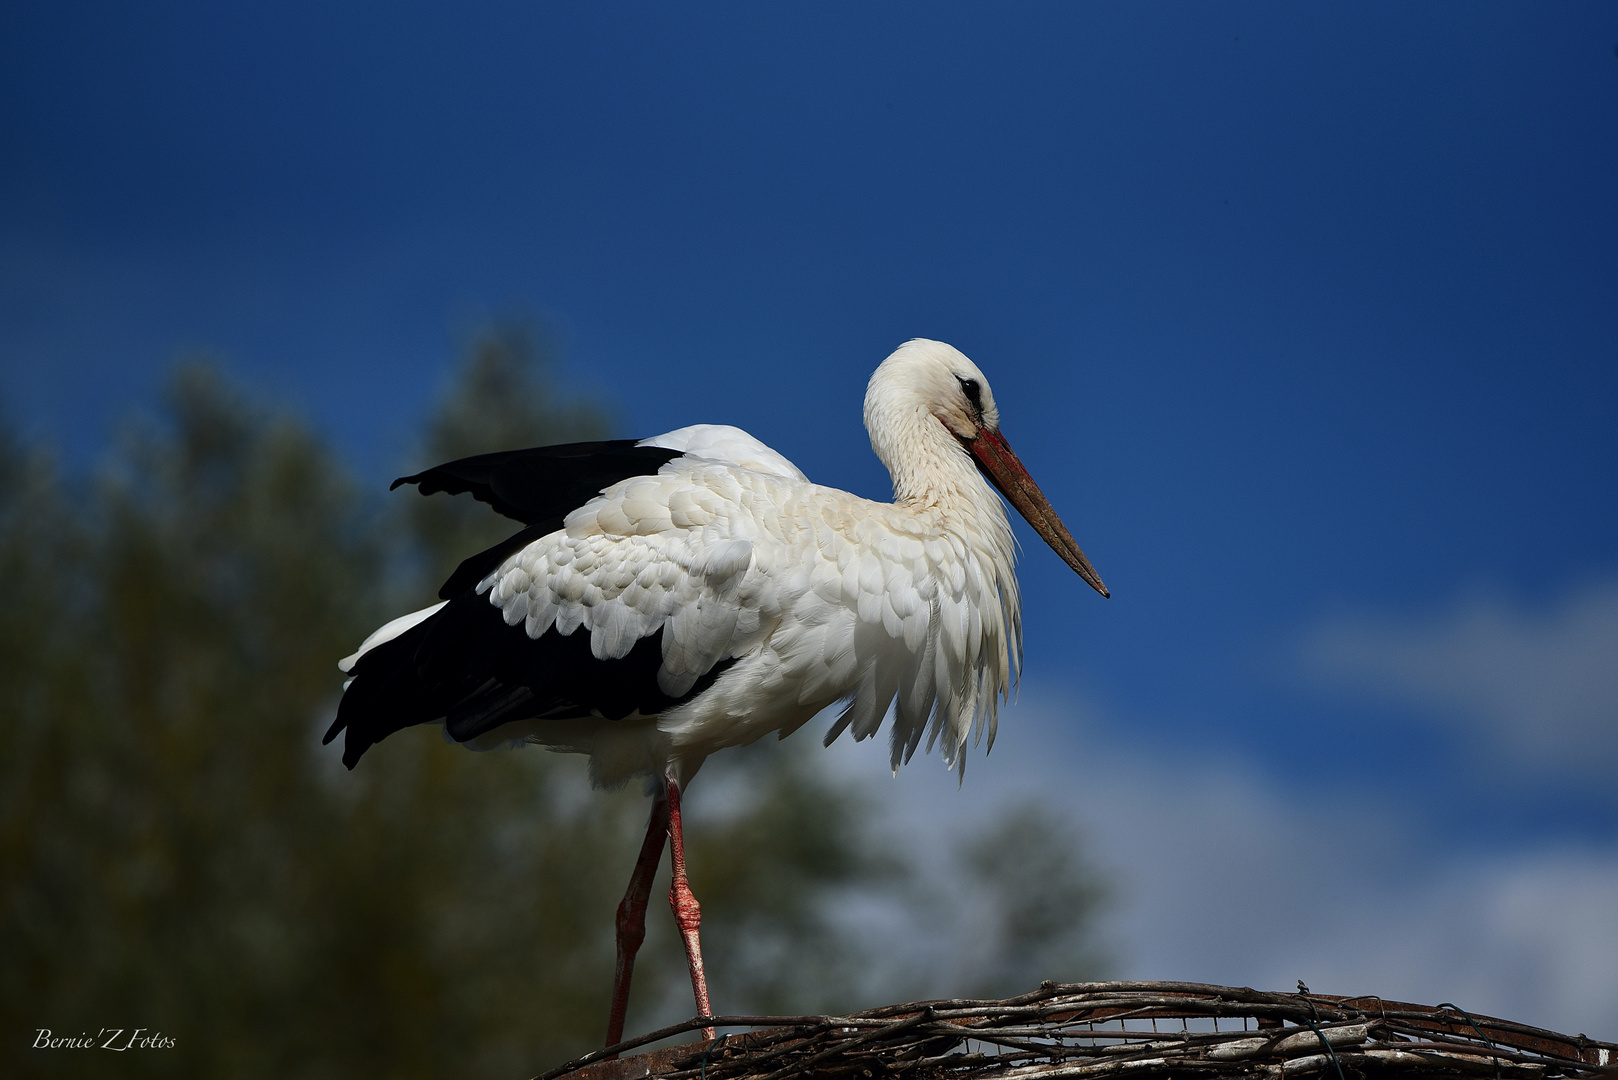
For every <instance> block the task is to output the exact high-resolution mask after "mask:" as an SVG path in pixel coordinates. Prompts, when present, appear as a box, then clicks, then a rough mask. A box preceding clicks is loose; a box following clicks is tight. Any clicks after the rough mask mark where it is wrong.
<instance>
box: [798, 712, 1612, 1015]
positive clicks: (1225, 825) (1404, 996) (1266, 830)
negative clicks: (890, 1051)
mask: <svg viewBox="0 0 1618 1080" xmlns="http://www.w3.org/2000/svg"><path fill="white" fill-rule="evenodd" d="M1123 730H1124V729H1122V728H1121V727H1120V726H1119V725H1116V724H1106V725H1102V724H1099V723H1096V722H1095V721H1094V719H1093V714H1088V713H1087V711H1086V710H1084V709H1083V708H1082V707H1079V706H1072V705H1067V704H1063V705H1060V706H1054V707H1053V706H1032V707H1031V706H1029V705H1023V706H1021V707H1018V708H1016V709H1014V710H1011V711H1010V712H1009V714H1008V715H1007V716H1006V717H1005V722H1004V723H1003V725H1002V735H1001V741H1000V743H999V744H997V746H996V748H995V751H994V753H993V754H992V755H991V756H990V757H989V758H988V759H987V760H983V759H981V757H979V758H978V759H977V760H974V761H972V762H971V767H970V768H969V770H968V777H967V781H966V784H965V786H964V788H963V789H961V790H957V789H956V784H955V780H954V777H953V776H950V775H947V774H946V773H945V771H944V769H943V767H942V766H941V765H939V764H938V762H937V760H936V759H935V758H934V759H928V760H926V761H923V760H921V759H918V760H917V761H916V762H914V763H913V764H912V765H911V766H909V767H908V768H907V769H905V770H904V771H902V772H901V774H900V776H899V777H898V778H897V779H890V778H889V776H888V773H887V769H886V765H885V763H886V754H885V752H884V749H883V748H873V747H872V746H869V745H859V746H855V745H853V744H851V743H848V742H846V741H845V742H843V743H840V744H838V745H836V746H834V747H833V748H832V750H831V752H830V754H829V756H828V760H827V764H828V766H829V767H830V768H832V769H833V771H835V772H837V773H839V774H842V775H843V776H845V777H846V776H853V777H855V778H857V780H858V782H859V784H860V787H861V788H862V789H863V790H864V791H865V792H867V793H868V794H869V795H870V796H871V798H872V799H873V800H874V803H875V805H876V807H877V810H878V814H877V817H878V820H875V821H873V822H872V823H871V826H872V827H874V828H886V829H889V830H891V831H892V832H893V833H894V834H895V835H896V836H897V837H898V838H900V840H901V842H902V843H904V844H906V845H907V846H908V847H910V848H911V849H912V850H916V851H918V852H920V853H922V854H923V857H924V858H929V856H927V854H926V853H928V852H936V851H939V850H941V849H940V847H939V845H940V844H941V843H942V842H944V841H945V840H947V838H948V837H950V836H953V835H960V834H961V833H964V832H966V831H969V830H971V829H972V828H974V827H975V826H976V825H977V824H978V823H979V822H981V821H982V820H983V819H985V818H987V817H988V816H989V815H990V814H992V813H993V812H994V809H995V808H997V807H1000V806H1004V805H1008V804H1011V803H1015V802H1020V801H1024V800H1026V798H1027V797H1028V796H1029V795H1037V796H1038V797H1040V798H1041V799H1043V800H1044V801H1045V802H1047V803H1048V804H1049V805H1050V806H1052V807H1053V808H1055V809H1057V810H1058V811H1059V812H1061V813H1062V814H1064V815H1066V816H1067V817H1069V818H1070V819H1071V820H1073V821H1075V822H1077V823H1080V824H1081V825H1082V829H1081V830H1080V835H1083V836H1087V837H1088V838H1089V840H1088V843H1089V849H1090V852H1091V855H1092V856H1093V858H1094V859H1095V860H1096V861H1097V862H1099V863H1101V864H1102V865H1103V866H1104V867H1105V868H1106V870H1107V871H1108V872H1109V873H1110V874H1112V875H1113V876H1114V877H1115V879H1116V880H1117V881H1118V882H1120V884H1121V885H1122V890H1121V896H1120V897H1119V903H1118V904H1117V905H1116V908H1115V910H1114V912H1113V913H1112V915H1111V916H1110V917H1109V919H1108V922H1107V926H1106V929H1107V932H1108V934H1109V937H1110V938H1111V941H1112V943H1113V944H1114V945H1115V951H1116V952H1117V954H1118V956H1119V959H1120V961H1121V968H1122V970H1121V972H1120V974H1121V975H1123V976H1124V977H1132V978H1159V979H1191V980H1199V981H1207V982H1215V983H1224V984H1232V985H1252V986H1256V987H1262V988H1266V989H1273V990H1290V989H1291V988H1292V987H1293V986H1294V985H1295V983H1296V980H1298V979H1300V978H1301V979H1303V980H1304V981H1306V982H1307V983H1308V984H1309V985H1310V987H1311V988H1312V989H1314V990H1316V991H1318V992H1321V993H1339V994H1362V993H1369V994H1381V995H1382V996H1384V997H1387V998H1390V999H1395V1000H1408V1001H1417V1002H1424V1003H1427V1004H1437V1003H1438V1002H1440V1001H1453V1002H1456V1003H1457V1004H1459V1005H1461V1007H1463V1008H1465V1009H1467V1010H1468V1011H1470V1012H1477V1013H1484V1014H1490V1015H1495V1016H1504V1017H1508V1018H1511V1019H1514V1020H1518V1021H1522V1022H1526V1023H1532V1024H1538V1025H1541V1026H1545V1027H1550V1028H1553V1029H1557V1030H1562V1031H1571V1032H1578V1031H1585V1032H1587V1033H1589V1034H1591V1035H1593V1036H1596V1037H1603V1038H1613V1037H1614V1036H1618V844H1608V845H1606V846H1603V847H1595V848H1591V849H1589V850H1582V851H1575V850H1569V849H1558V850H1541V849H1527V848H1525V849H1522V850H1519V851H1515V852H1505V853H1499V854H1494V855H1490V856H1488V857H1479V856H1469V855H1446V854H1444V852H1445V850H1446V849H1445V846H1444V845H1443V843H1442V841H1441V837H1440V836H1438V835H1437V830H1436V829H1434V830H1431V831H1429V830H1427V829H1425V828H1424V827H1423V826H1422V825H1421V824H1420V823H1414V824H1413V823H1412V821H1411V820H1410V819H1409V817H1408V816H1407V815H1406V814H1405V813H1404V812H1403V811H1402V810H1401V809H1400V808H1395V807H1388V808H1380V809H1379V808H1378V807H1379V804H1378V803H1377V802H1376V800H1373V799H1370V798H1366V799H1364V800H1356V799H1354V797H1353V795H1352V793H1348V794H1343V793H1338V794H1335V795H1333V796H1331V797H1330V798H1329V799H1313V800H1310V799H1305V800H1300V799H1299V798H1297V797H1294V796H1292V795H1289V794H1286V793H1283V792H1282V791H1281V790H1279V787H1278V786H1277V785H1275V784H1273V783H1271V782H1268V781H1267V780H1266V779H1265V778H1264V777H1263V776H1262V775H1260V774H1258V773H1256V772H1254V771H1253V770H1251V769H1248V768H1246V767H1244V766H1243V765H1242V764H1241V763H1239V762H1235V761H1229V760H1226V761H1218V760H1205V759H1196V758H1191V757H1174V756H1169V755H1165V754H1164V753H1163V752H1161V751H1160V750H1157V749H1148V748H1146V747H1144V746H1141V745H1138V744H1136V745H1132V744H1131V742H1130V741H1129V738H1128V736H1127V735H1125V734H1123V733H1122V732H1123ZM806 734H807V732H806ZM931 861H932V864H933V865H936V866H943V865H946V861H945V860H943V859H941V858H938V859H932V860H931ZM945 887H947V885H946V886H945ZM883 925H884V930H883V931H882V932H883V933H884V934H888V933H890V932H891V931H892V928H893V926H895V925H903V920H902V919H901V920H898V921H892V920H890V921H889V922H887V923H885V924H883ZM941 930H942V928H940V927H937V926H936V925H935V926H926V925H922V924H915V923H913V924H912V925H910V928H909V931H908V932H909V933H911V934H913V935H918V936H920V937H922V938H925V937H926V935H928V934H930V933H931V934H935V935H936V934H937V933H939V932H940V931H941ZM953 932H956V933H958V932H959V931H958V930H956V931H953ZM886 947H887V948H888V949H890V950H891V949H892V948H895V947H897V945H896V943H894V942H893V941H892V940H891V938H890V939H889V941H888V943H887V946H886ZM909 947H910V948H912V949H914V948H917V947H918V946H916V945H915V944H912V945H911V946H909ZM1050 974H1051V976H1053V977H1059V976H1060V975H1061V973H1060V972H1051V973H1050ZM947 989H948V988H946V987H941V988H940V991H941V992H943V991H945V990H947Z"/></svg>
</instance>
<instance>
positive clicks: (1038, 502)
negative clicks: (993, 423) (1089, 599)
mask: <svg viewBox="0 0 1618 1080" xmlns="http://www.w3.org/2000/svg"><path fill="white" fill-rule="evenodd" d="M962 441H963V442H964V443H965V444H966V448H967V449H968V450H970V451H972V456H973V457H975V458H977V461H978V465H979V466H980V467H981V468H982V469H983V474H984V475H985V476H987V477H988V478H989V481H990V482H991V483H992V484H994V486H995V487H997V488H999V489H1000V494H1002V495H1004V496H1005V497H1006V501H1007V502H1009V503H1010V504H1011V505H1012V506H1015V507H1016V508H1017V512H1018V513H1019V514H1021V515H1022V516H1023V517H1024V518H1026V519H1027V521H1028V524H1030V525H1032V526H1033V527H1034V531H1035V532H1037V533H1038V534H1039V535H1040V536H1042V537H1044V538H1045V542H1046V543H1047V544H1049V545H1050V546H1051V550H1052V551H1054V552H1056V553H1057V554H1058V555H1060V556H1061V557H1062V561H1063V562H1065V563H1067V564H1068V565H1069V566H1071V567H1072V568H1073V569H1074V570H1076V571H1078V574H1079V576H1080V577H1081V578H1083V579H1084V580H1085V581H1088V582H1089V583H1090V588H1092V589H1094V590H1095V591H1096V592H1098V593H1100V594H1101V595H1102V596H1108V597H1110V596H1111V595H1112V594H1111V593H1109V592H1108V591H1107V587H1106V586H1105V585H1103V584H1102V583H1101V575H1099V574H1097V573H1096V568H1095V567H1093V566H1091V565H1090V560H1089V559H1087V558H1085V557H1084V552H1083V551H1082V550H1080V548H1079V543H1078V541H1077V540H1074V539H1073V534H1072V533H1070V532H1068V531H1067V526H1066V525H1063V524H1062V519H1061V518H1059V517H1057V516H1056V511H1055V510H1054V509H1052V507H1051V503H1050V500H1049V499H1047V498H1045V496H1044V494H1043V493H1042V492H1041V491H1040V490H1039V485H1038V484H1036V483H1034V478H1033V477H1032V476H1029V475H1028V470H1027V469H1025V468H1023V463H1022V462H1021V461H1019V460H1017V455H1016V454H1014V453H1012V452H1011V447H1010V446H1008V445H1007V444H1006V437H1005V436H1004V435H1002V434H1000V432H998V431H988V430H984V431H980V432H978V435H977V438H975V439H964V440H962Z"/></svg>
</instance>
